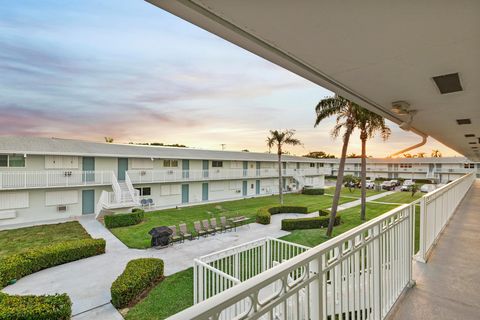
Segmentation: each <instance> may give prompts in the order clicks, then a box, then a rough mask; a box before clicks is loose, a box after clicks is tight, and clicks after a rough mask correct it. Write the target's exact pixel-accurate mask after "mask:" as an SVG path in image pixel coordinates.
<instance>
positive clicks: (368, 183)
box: [365, 180, 375, 189]
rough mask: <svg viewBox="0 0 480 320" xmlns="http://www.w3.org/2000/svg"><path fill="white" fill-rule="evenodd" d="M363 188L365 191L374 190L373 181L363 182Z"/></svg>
mask: <svg viewBox="0 0 480 320" xmlns="http://www.w3.org/2000/svg"><path fill="white" fill-rule="evenodd" d="M365 187H366V188H367V189H374V188H375V182H374V181H373V180H367V181H365Z"/></svg>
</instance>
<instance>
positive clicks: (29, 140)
mask: <svg viewBox="0 0 480 320" xmlns="http://www.w3.org/2000/svg"><path fill="white" fill-rule="evenodd" d="M282 160H283V163H282V173H283V176H284V178H283V181H282V187H283V190H285V191H286V192H288V191H296V190H299V189H301V188H302V187H304V186H312V187H321V186H323V184H324V169H323V163H321V161H320V160H315V159H309V158H303V157H295V156H288V155H285V156H283V158H282ZM277 168H278V163H277V156H276V154H268V153H254V152H233V151H214V150H201V149H191V148H171V147H157V146H155V147H154V146H138V145H129V144H107V143H97V142H88V141H79V140H66V139H56V138H38V137H21V136H15V137H1V138H0V226H2V225H12V224H20V223H31V222H35V221H44V220H52V219H63V218H67V217H72V216H78V215H82V214H92V213H97V214H100V213H101V212H102V211H108V210H111V211H112V210H113V211H114V210H127V209H129V208H132V207H134V206H140V205H141V200H142V199H145V200H148V204H149V208H165V207H175V206H181V205H191V204H197V203H203V202H212V201H222V200H228V199H240V198H246V197H256V196H264V195H271V194H275V193H277V192H278V169H277ZM143 202H144V204H146V203H147V202H146V201H143Z"/></svg>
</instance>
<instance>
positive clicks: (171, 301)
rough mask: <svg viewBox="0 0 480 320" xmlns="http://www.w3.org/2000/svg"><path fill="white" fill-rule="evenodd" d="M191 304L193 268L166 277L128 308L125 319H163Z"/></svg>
mask: <svg viewBox="0 0 480 320" xmlns="http://www.w3.org/2000/svg"><path fill="white" fill-rule="evenodd" d="M191 305H193V268H190V269H187V270H184V271H180V272H177V273H175V274H173V275H171V276H168V277H166V278H165V279H164V280H163V281H162V282H160V283H159V284H158V285H157V286H156V287H155V288H153V289H152V291H150V293H149V294H148V296H147V297H146V298H145V299H143V300H142V301H141V302H139V303H138V304H137V305H135V306H134V307H133V308H132V309H130V310H129V311H128V313H127V315H126V316H125V319H126V320H143V319H145V320H147V319H149V320H150V319H165V318H167V317H169V316H171V315H173V314H175V313H178V312H180V311H182V310H183V309H186V308H188V307H190V306H191Z"/></svg>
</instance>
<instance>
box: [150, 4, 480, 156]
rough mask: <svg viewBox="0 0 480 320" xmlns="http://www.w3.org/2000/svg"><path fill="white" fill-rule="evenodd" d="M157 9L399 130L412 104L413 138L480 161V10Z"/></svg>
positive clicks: (367, 6) (243, 6) (443, 7)
mask: <svg viewBox="0 0 480 320" xmlns="http://www.w3.org/2000/svg"><path fill="white" fill-rule="evenodd" d="M149 1H150V2H151V3H153V4H155V5H157V6H159V7H161V8H163V9H165V10H167V11H170V12H171V13H173V14H175V15H177V16H179V17H181V18H183V19H185V20H187V21H190V22H192V23H194V24H196V25H198V26H200V27H202V28H204V29H206V30H208V31H210V32H212V33H215V34H217V35H219V36H220V37H222V38H224V39H227V40H228V41H231V42H233V43H235V44H237V45H239V46H240V47H243V48H245V49H247V50H249V51H251V52H253V53H255V54H257V55H259V56H262V57H264V58H265V59H267V60H270V61H272V62H273V63H276V64H278V65H280V66H283V67H284V68H286V69H288V70H290V71H292V72H294V73H297V74H299V75H300V76H302V77H304V78H306V79H309V80H311V81H313V82H315V83H317V84H319V85H321V86H322V87H325V88H327V89H329V90H332V91H334V92H337V93H339V94H341V95H343V96H345V97H347V98H350V99H353V100H354V101H356V102H357V103H359V104H361V105H363V106H365V107H367V108H369V109H371V110H372V111H375V112H377V113H379V114H382V115H384V116H385V117H387V118H388V119H390V120H392V121H394V122H395V123H397V124H399V123H401V122H404V121H406V120H408V118H407V117H405V116H398V115H396V114H395V113H393V112H392V111H391V103H392V102H393V101H398V100H405V101H407V102H408V103H409V104H410V105H411V108H412V109H416V110H418V112H417V114H416V115H415V117H414V119H413V122H412V128H413V129H412V131H415V132H417V133H424V134H427V135H429V136H432V137H434V138H435V139H437V140H438V141H440V142H442V143H444V144H445V145H447V146H449V147H451V148H452V149H454V150H456V151H458V152H460V153H462V154H464V155H465V156H467V157H469V158H470V159H471V160H474V161H479V160H480V157H479V154H478V152H477V151H475V150H480V149H473V148H472V147H480V144H479V142H480V141H479V137H480V1H478V0H471V1H467V0H459V1H451V0H438V1H385V0H371V1H288V0H263V1H252V0H249V1H247V0H243V1H238V0H237V1H233V0H201V1H200V0H193V1H186V0H177V1H173V0H149ZM456 72H458V73H459V75H460V80H461V84H462V86H463V91H461V92H455V93H449V94H440V92H439V90H438V88H437V87H436V85H435V83H434V81H433V80H432V77H433V76H438V75H444V74H450V73H456ZM456 119H471V124H468V125H461V126H460V125H457V123H456V121H455V120H456ZM465 134H474V135H475V137H474V138H466V137H465ZM469 142H476V144H475V145H473V144H470V143H469Z"/></svg>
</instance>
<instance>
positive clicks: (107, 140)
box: [104, 137, 113, 143]
mask: <svg viewBox="0 0 480 320" xmlns="http://www.w3.org/2000/svg"><path fill="white" fill-rule="evenodd" d="M104 138H105V142H106V143H113V138H112V137H104Z"/></svg>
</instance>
